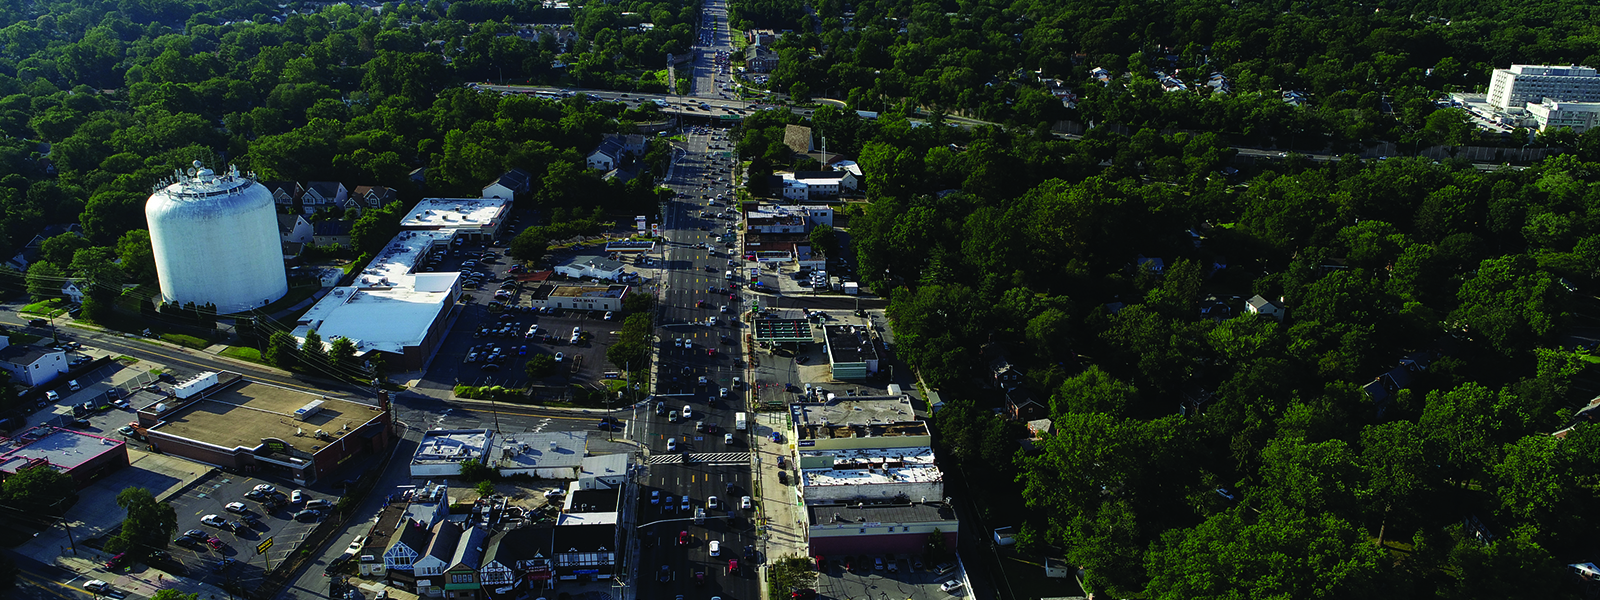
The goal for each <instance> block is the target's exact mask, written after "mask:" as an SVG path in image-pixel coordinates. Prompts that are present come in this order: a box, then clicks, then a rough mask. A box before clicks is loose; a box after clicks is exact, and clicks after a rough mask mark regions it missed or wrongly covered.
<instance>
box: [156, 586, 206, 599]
mask: <svg viewBox="0 0 1600 600" xmlns="http://www.w3.org/2000/svg"><path fill="white" fill-rule="evenodd" d="M150 600H200V594H199V593H193V594H185V593H183V592H181V591H178V590H175V589H172V588H167V589H164V590H160V591H157V592H156V595H154V596H151V597H150Z"/></svg>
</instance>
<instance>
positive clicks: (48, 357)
mask: <svg viewBox="0 0 1600 600" xmlns="http://www.w3.org/2000/svg"><path fill="white" fill-rule="evenodd" d="M67 368H68V363H67V353H66V351H64V350H56V349H54V348H47V347H45V346H34V345H32V344H29V345H25V346H13V345H11V337H10V336H4V335H0V369H5V370H6V371H9V372H10V373H11V378H12V380H14V381H16V382H17V383H20V384H22V385H26V386H29V387H32V386H36V385H44V384H46V383H50V382H51V381H54V380H55V378H57V377H60V376H61V374H62V373H66V372H67Z"/></svg>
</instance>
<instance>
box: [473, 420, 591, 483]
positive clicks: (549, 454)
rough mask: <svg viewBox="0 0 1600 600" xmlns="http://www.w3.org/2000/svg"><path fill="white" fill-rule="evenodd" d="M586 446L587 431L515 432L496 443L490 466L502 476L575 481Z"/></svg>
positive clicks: (587, 440) (587, 443)
mask: <svg viewBox="0 0 1600 600" xmlns="http://www.w3.org/2000/svg"><path fill="white" fill-rule="evenodd" d="M588 445H589V432H588V431H549V432H543V433H519V434H516V435H515V436H511V437H507V438H505V440H504V441H503V443H501V444H498V446H499V448H498V450H496V453H497V454H498V456H497V457H496V458H495V461H494V463H493V464H494V467H495V468H496V469H498V470H499V471H500V475H501V476H502V477H510V476H512V475H531V476H533V477H537V478H539V479H577V478H578V469H579V467H580V466H582V465H583V459H584V456H585V455H586V454H587V450H586V448H587V447H588Z"/></svg>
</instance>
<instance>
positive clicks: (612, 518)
mask: <svg viewBox="0 0 1600 600" xmlns="http://www.w3.org/2000/svg"><path fill="white" fill-rule="evenodd" d="M616 524H617V513H616V512H592V513H561V516H560V517H558V518H557V519H556V527H566V526H570V525H616Z"/></svg>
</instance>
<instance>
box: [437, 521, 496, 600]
mask: <svg viewBox="0 0 1600 600" xmlns="http://www.w3.org/2000/svg"><path fill="white" fill-rule="evenodd" d="M488 539H489V530H488V529H484V528H482V527H468V528H467V529H466V531H464V532H462V535H461V540H460V541H459V542H457V543H456V551H455V554H454V555H453V556H452V557H451V559H450V568H448V569H445V571H444V597H445V598H446V600H477V598H478V589H479V588H480V587H481V584H480V583H479V581H478V567H479V566H480V565H481V564H482V563H481V561H482V560H483V544H484V542H486V541H488Z"/></svg>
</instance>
